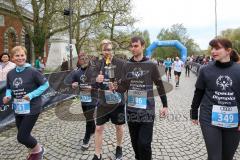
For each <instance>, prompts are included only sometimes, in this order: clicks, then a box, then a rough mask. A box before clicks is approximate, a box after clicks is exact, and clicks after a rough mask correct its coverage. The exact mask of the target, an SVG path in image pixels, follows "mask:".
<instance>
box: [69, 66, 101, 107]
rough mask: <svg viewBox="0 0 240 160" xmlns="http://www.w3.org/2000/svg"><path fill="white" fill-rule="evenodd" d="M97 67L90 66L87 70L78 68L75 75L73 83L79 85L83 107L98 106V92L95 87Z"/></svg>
mask: <svg viewBox="0 0 240 160" xmlns="http://www.w3.org/2000/svg"><path fill="white" fill-rule="evenodd" d="M97 75H98V72H96V69H95V67H92V66H88V67H87V68H85V69H81V68H78V69H77V70H75V71H74V73H73V81H72V82H78V83H79V89H80V99H81V102H82V105H87V106H90V105H96V103H97V90H96V86H95V82H96V77H97Z"/></svg>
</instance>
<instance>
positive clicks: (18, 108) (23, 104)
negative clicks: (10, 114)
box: [13, 99, 30, 114]
mask: <svg viewBox="0 0 240 160" xmlns="http://www.w3.org/2000/svg"><path fill="white" fill-rule="evenodd" d="M13 108H14V111H15V113H16V114H28V113H30V101H27V100H25V99H14V100H13Z"/></svg>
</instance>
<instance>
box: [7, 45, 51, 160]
mask: <svg viewBox="0 0 240 160" xmlns="http://www.w3.org/2000/svg"><path fill="white" fill-rule="evenodd" d="M12 56H13V61H14V62H15V64H16V68H15V69H13V70H11V71H10V72H9V73H8V74H7V87H6V88H7V90H6V96H5V97H4V98H3V103H4V104H6V103H8V102H9V101H10V100H11V99H13V108H14V112H15V119H16V126H17V129H18V133H17V140H18V142H19V143H21V144H23V145H25V146H26V147H27V148H29V149H31V153H30V154H29V156H28V158H27V159H28V160H30V159H31V160H32V159H42V158H43V154H44V148H43V147H42V146H41V145H40V144H39V143H38V142H37V140H36V139H35V138H34V137H32V135H31V131H32V129H33V127H34V125H35V123H36V121H37V119H38V116H39V114H40V112H41V105H39V104H41V97H40V95H41V94H42V93H43V92H44V91H45V90H46V89H47V88H48V87H49V84H48V81H47V79H46V78H45V77H44V76H43V75H42V74H41V73H40V72H39V71H37V70H36V69H34V68H32V67H31V65H30V64H28V63H26V59H27V51H26V49H25V48H24V47H22V46H16V47H14V48H13V49H12Z"/></svg>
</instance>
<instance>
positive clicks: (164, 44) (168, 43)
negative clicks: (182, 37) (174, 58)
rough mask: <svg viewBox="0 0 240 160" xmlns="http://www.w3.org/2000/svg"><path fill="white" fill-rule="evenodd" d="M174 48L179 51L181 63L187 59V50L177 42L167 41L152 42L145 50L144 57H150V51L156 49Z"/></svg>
mask: <svg viewBox="0 0 240 160" xmlns="http://www.w3.org/2000/svg"><path fill="white" fill-rule="evenodd" d="M172 46H173V47H176V48H177V49H178V50H179V51H180V55H181V57H180V58H181V60H182V61H183V62H185V61H186V59H187V48H186V47H185V46H184V45H183V44H182V43H180V42H179V41H178V40H167V41H160V40H156V41H154V42H153V43H152V44H151V45H150V46H149V47H148V48H147V49H146V56H147V57H151V55H152V51H153V50H154V49H155V48H157V47H172Z"/></svg>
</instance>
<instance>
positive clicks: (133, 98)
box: [128, 90, 147, 109]
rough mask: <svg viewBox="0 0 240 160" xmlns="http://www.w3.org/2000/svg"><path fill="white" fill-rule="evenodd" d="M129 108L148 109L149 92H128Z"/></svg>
mask: <svg viewBox="0 0 240 160" xmlns="http://www.w3.org/2000/svg"><path fill="white" fill-rule="evenodd" d="M128 106H129V107H134V108H140V109H146V108H147V92H146V91H137V90H129V91H128Z"/></svg>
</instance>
